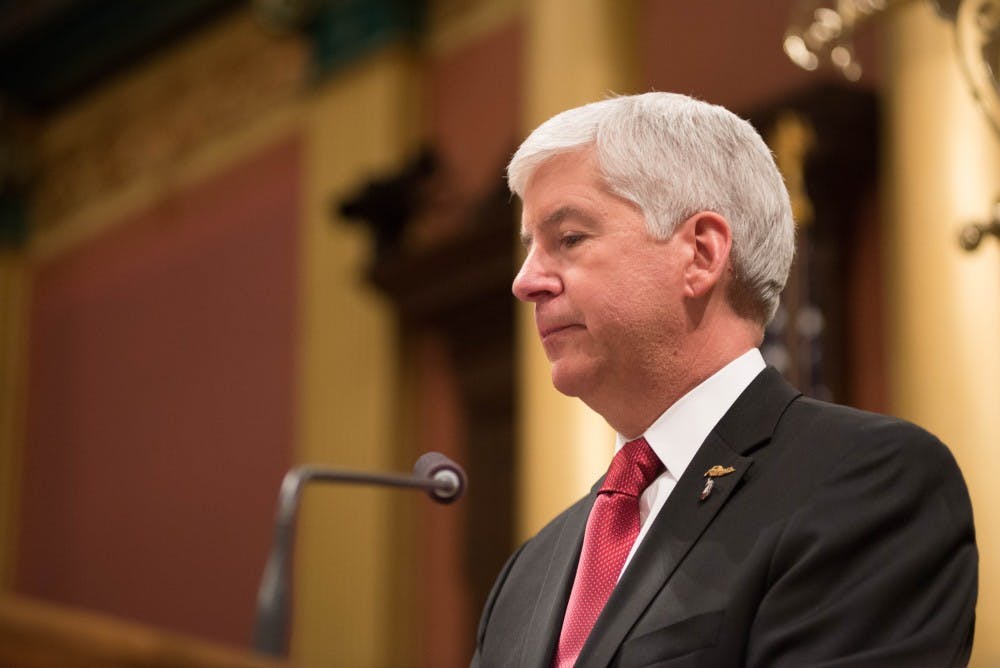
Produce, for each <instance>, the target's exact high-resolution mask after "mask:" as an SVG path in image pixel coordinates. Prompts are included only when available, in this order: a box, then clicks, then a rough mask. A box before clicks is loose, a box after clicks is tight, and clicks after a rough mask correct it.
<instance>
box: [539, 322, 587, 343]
mask: <svg viewBox="0 0 1000 668" xmlns="http://www.w3.org/2000/svg"><path fill="white" fill-rule="evenodd" d="M582 327H583V325H579V324H576V323H567V324H558V325H544V326H542V325H539V326H538V336H539V338H540V339H541V340H542V341H545V340H547V339H550V338H552V337H553V336H557V335H559V334H560V333H562V332H566V331H568V330H573V329H582Z"/></svg>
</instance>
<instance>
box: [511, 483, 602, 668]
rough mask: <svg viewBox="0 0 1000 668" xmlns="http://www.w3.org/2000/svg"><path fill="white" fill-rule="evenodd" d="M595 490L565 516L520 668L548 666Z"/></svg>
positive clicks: (540, 591) (531, 624)
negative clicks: (523, 667)
mask: <svg viewBox="0 0 1000 668" xmlns="http://www.w3.org/2000/svg"><path fill="white" fill-rule="evenodd" d="M597 489H598V487H597V486H595V487H594V489H593V490H592V491H591V493H590V494H589V495H588V496H587V497H586V498H584V499H582V500H580V501H578V502H577V503H576V504H575V505H574V506H573V507H572V508H570V510H569V511H568V513H567V516H566V520H565V521H564V522H563V525H562V528H561V529H560V532H559V536H558V537H557V538H556V543H555V546H554V548H553V550H552V558H551V559H550V560H549V563H548V565H547V568H546V572H545V579H544V581H543V582H542V587H541V589H540V590H539V592H538V597H537V598H536V599H535V607H534V608H533V609H532V611H531V620H530V621H529V623H528V627H527V628H528V632H527V636H526V637H525V640H524V645H523V650H522V654H521V661H520V662H519V664H518V665H521V666H532V667H534V666H546V665H548V664H550V663H551V662H552V655H553V654H554V653H555V647H556V642H557V641H558V639H559V631H560V629H561V628H562V621H563V615H564V614H565V612H566V602H567V600H568V599H569V592H570V589H571V588H572V586H573V578H574V576H575V575H576V565H577V562H578V561H579V559H580V550H581V548H582V546H583V533H584V530H585V529H586V526H587V518H588V517H589V516H590V509H591V507H592V506H593V505H594V499H595V498H596V496H597V492H596V490H597Z"/></svg>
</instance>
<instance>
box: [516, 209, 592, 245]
mask: <svg viewBox="0 0 1000 668" xmlns="http://www.w3.org/2000/svg"><path fill="white" fill-rule="evenodd" d="M567 218H578V219H580V220H583V221H585V222H587V223H591V224H593V223H595V222H596V221H595V220H594V217H593V216H591V215H590V214H589V213H586V212H585V211H583V210H582V209H579V208H577V207H575V206H572V205H566V206H561V207H559V208H558V209H556V210H555V211H553V212H552V213H550V214H549V215H547V216H545V218H543V219H542V221H541V222H540V223H538V225H537V226H536V228H546V227H552V226H554V225H558V224H559V223H561V222H563V221H564V220H566V219H567ZM531 242H532V236H531V235H530V234H528V233H527V232H525V231H524V229H522V230H521V244H522V245H523V246H524V247H525V248H530V247H531Z"/></svg>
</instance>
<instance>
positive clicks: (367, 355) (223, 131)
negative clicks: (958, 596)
mask: <svg viewBox="0 0 1000 668" xmlns="http://www.w3.org/2000/svg"><path fill="white" fill-rule="evenodd" d="M998 71H1000V2H997V1H996V0H950V1H948V0H940V1H938V2H932V1H931V0H896V1H895V2H893V1H890V0H829V1H826V2H821V1H818V0H768V2H746V1H745V0H702V1H700V2H676V1H671V0H622V1H613V0H577V1H574V0H535V1H528V0H423V1H417V0H413V1H412V2H405V1H403V0H284V1H281V0H257V1H255V2H247V1H245V0H244V1H235V0H176V1H173V2H169V3H136V2H128V1H127V0H35V1H30V0H21V1H5V2H0V647H6V648H7V650H4V651H6V654H4V653H3V652H0V656H3V657H4V660H5V661H8V663H5V664H4V665H25V666H41V665H62V666H69V665H81V666H82V665H150V666H152V665H157V666H159V665H162V666H169V665H192V666H193V665H199V666H200V665H205V666H208V665H232V666H250V665H254V666H257V665H272V664H271V663H270V661H269V660H265V659H263V658H256V657H254V656H253V653H252V651H251V635H252V632H253V623H254V606H255V599H256V591H257V586H258V583H259V581H260V577H261V574H262V571H263V567H264V562H265V559H266V557H267V551H268V548H269V546H270V541H271V533H272V527H273V520H274V512H275V508H276V499H277V493H278V487H279V484H280V481H281V479H282V476H283V474H284V473H285V471H286V470H288V469H289V467H292V466H295V465H297V464H302V463H306V462H310V463H318V464H324V465H329V466H338V467H345V468H351V469H364V470H380V471H408V470H409V469H410V468H411V467H412V465H413V462H414V460H415V459H416V458H417V456H418V455H419V454H420V453H421V452H424V451H426V450H438V451H441V452H444V453H446V454H448V455H449V456H451V457H453V458H455V459H456V460H457V461H459V462H461V463H462V464H463V465H464V466H465V468H466V469H467V471H468V473H469V476H470V485H469V491H468V494H467V495H466V497H465V498H463V499H462V500H461V501H459V502H458V503H457V504H456V505H454V506H449V507H441V506H435V505H433V504H432V503H431V502H430V500H429V499H427V498H426V497H425V496H422V495H418V494H413V493H410V492H402V491H386V490H371V489H362V488H356V487H322V488H314V487H310V488H309V489H308V491H307V492H306V493H305V494H304V496H303V505H302V509H301V513H300V517H299V522H298V531H297V541H296V549H295V564H294V565H295V568H294V604H293V614H292V619H291V640H290V650H289V656H288V657H285V658H284V659H279V660H278V661H283V660H287V661H288V662H289V663H290V664H291V665H297V666H305V667H312V666H350V667H358V668H364V667H369V666H370V667H396V666H398V667H411V666H412V667H421V668H422V667H428V668H431V667H433V668H438V667H443V668H448V667H451V666H462V665H467V663H468V660H469V657H470V656H471V652H472V648H473V643H474V636H475V628H476V624H477V621H478V617H479V612H480V609H481V606H482V604H483V601H484V600H485V597H486V595H487V593H488V591H489V587H490V585H491V584H492V581H493V578H494V577H495V576H496V574H497V572H498V571H499V569H500V567H501V566H502V564H503V562H504V560H505V559H506V557H507V556H508V555H509V554H510V552H511V551H512V550H513V549H514V548H515V547H516V546H517V545H518V544H519V543H520V542H521V541H522V540H524V539H525V538H526V537H528V536H530V535H531V534H532V533H533V532H534V531H535V530H537V529H538V528H539V527H540V526H541V525H542V524H543V523H544V522H545V521H546V520H547V519H548V518H550V517H551V516H553V515H554V514H555V513H556V512H558V511H559V510H561V509H562V508H563V507H565V506H566V505H567V504H568V503H569V502H570V501H572V500H573V499H575V498H577V497H578V496H579V495H580V494H582V493H584V492H585V491H586V490H587V489H589V486H590V484H591V483H592V481H593V480H594V479H595V478H596V477H597V475H599V474H600V473H601V472H602V471H603V469H604V468H605V467H606V465H607V461H608V458H609V456H610V452H611V449H612V444H613V439H612V437H611V434H610V431H609V428H608V427H607V426H606V425H605V424H604V423H603V421H601V420H600V418H598V417H596V416H594V415H593V414H591V413H589V411H588V410H587V409H586V408H585V407H583V406H582V404H578V403H575V402H573V401H569V400H566V399H564V398H562V397H560V396H559V395H558V394H557V393H556V392H555V391H554V390H553V389H552V388H551V386H550V382H549V377H548V368H547V363H546V362H545V360H544V356H543V354H542V353H541V350H540V347H539V346H538V344H537V342H536V341H535V336H534V333H533V325H532V324H531V318H530V313H529V312H528V311H526V310H521V309H520V308H518V307H515V305H514V303H513V299H512V297H511V295H510V281H511V279H512V277H513V275H514V272H515V268H516V266H517V263H518V261H519V252H520V251H519V250H518V244H517V241H516V230H517V227H516V221H517V215H518V213H517V202H516V201H511V199H510V198H509V196H508V195H507V193H506V190H505V184H504V180H503V170H504V165H505V163H506V161H507V159H508V158H509V157H510V155H511V154H512V152H513V150H514V149H515V148H516V146H517V144H518V143H519V141H520V139H521V138H523V137H524V136H525V135H526V134H527V132H528V131H530V129H531V128H533V127H534V126H535V125H537V124H538V123H539V122H541V121H542V120H544V119H545V118H547V117H549V116H550V115H552V114H554V113H556V112H558V111H561V110H563V109H566V108H569V107H572V106H576V105H578V104H582V103H585V102H588V101H592V100H596V99H600V98H602V97H605V96H606V95H608V94H611V93H632V92H642V91H647V90H652V89H656V90H670V91H677V92H682V93H687V94H691V95H695V96H697V97H700V98H702V99H705V100H708V101H710V102H714V103H718V104H722V105H725V106H727V107H729V108H731V109H732V110H734V111H736V112H737V113H739V114H741V115H742V116H744V117H746V118H748V119H750V120H751V121H752V122H753V123H754V124H755V125H756V126H757V127H758V129H759V130H760V131H761V133H762V134H763V135H764V137H765V138H766V139H767V140H768V142H769V144H770V145H771V147H772V149H773V150H774V151H775V154H776V157H777V160H778V163H779V165H780V167H781V169H782V171H783V173H784V175H785V178H786V181H787V183H788V185H789V189H790V191H791V193H792V198H793V203H794V208H795V213H796V219H797V223H798V226H799V234H798V244H799V250H798V256H797V259H796V264H795V267H794V269H793V274H792V278H791V280H790V282H789V286H788V289H787V290H786V293H785V297H784V300H783V307H782V309H781V311H780V312H779V315H778V317H777V318H776V319H775V322H774V323H773V324H772V325H771V327H770V328H769V330H768V334H767V340H766V342H765V346H764V352H765V356H766V357H767V359H768V361H769V362H770V363H771V364H774V365H775V366H777V367H778V368H779V369H780V370H782V372H784V373H785V374H786V376H788V377H789V378H790V379H791V380H792V381H793V382H794V383H795V384H796V385H798V386H799V387H800V389H802V390H803V391H805V392H806V393H807V394H811V395H813V396H818V397H822V398H830V399H834V400H836V401H839V402H842V403H848V404H851V405H855V406H859V407H861V408H865V409H870V410H876V411H883V412H891V413H893V414H896V415H900V416H902V417H905V418H908V419H911V420H914V421H916V422H918V423H920V424H921V425H923V426H924V427H926V428H928V429H929V430H931V431H933V432H934V433H936V434H937V435H938V436H939V437H941V438H942V439H943V440H944V441H945V442H946V443H948V444H949V445H950V446H951V448H952V450H953V452H954V453H955V456H956V458H957V459H958V462H959V464H960V466H961V468H962V470H963V472H964V474H965V476H966V479H967V481H968V483H969V487H970V491H971V493H972V497H973V504H974V508H975V511H976V519H977V531H978V540H979V546H980V551H981V571H980V574H981V591H980V604H979V609H978V629H977V638H976V644H975V647H974V652H973V663H972V665H974V666H1000V634H998V633H997V631H1000V545H998V541H1000V525H998V523H997V521H996V520H995V518H994V517H993V516H992V513H991V510H992V509H993V508H995V507H997V504H998V502H1000V492H998V491H996V487H997V485H996V481H995V479H994V477H993V476H994V474H995V473H997V474H1000V407H998V398H1000V349H998V348H1000V347H998V345H997V344H998V341H1000V238H998V237H997V234H998V233H1000V223H998V222H997V218H996V215H997V214H996V213H995V209H996V208H997V205H996V202H997V197H998V196H1000V150H998V148H1000V133H998V119H1000V114H998V109H1000V105H998V103H997V100H998V90H1000V86H998V84H997V78H996V75H997V72H998ZM88 657H89V660H90V663H87V662H86V661H87V660H88ZM70 658H73V661H70ZM0 662H2V661H0ZM116 662H117V663H116Z"/></svg>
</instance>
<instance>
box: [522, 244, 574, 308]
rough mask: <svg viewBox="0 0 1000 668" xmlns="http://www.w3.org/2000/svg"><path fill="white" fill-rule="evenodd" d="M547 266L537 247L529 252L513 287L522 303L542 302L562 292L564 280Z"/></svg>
mask: <svg viewBox="0 0 1000 668" xmlns="http://www.w3.org/2000/svg"><path fill="white" fill-rule="evenodd" d="M547 265H548V263H547V262H546V261H545V259H544V257H542V255H541V254H540V253H539V252H538V247H537V246H536V247H534V248H532V249H531V250H529V251H528V257H526V258H525V259H524V263H523V264H522V265H521V270H520V271H518V272H517V276H515V277H514V283H513V285H512V286H511V292H513V293H514V296H515V297H517V298H518V299H520V300H521V301H522V302H540V301H543V300H545V299H549V298H551V297H554V296H556V295H558V294H559V293H560V292H562V279H560V278H559V275H558V274H557V273H556V272H555V271H554V270H553V269H552V268H551V267H549V266H547Z"/></svg>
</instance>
